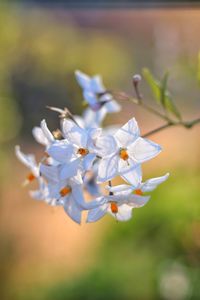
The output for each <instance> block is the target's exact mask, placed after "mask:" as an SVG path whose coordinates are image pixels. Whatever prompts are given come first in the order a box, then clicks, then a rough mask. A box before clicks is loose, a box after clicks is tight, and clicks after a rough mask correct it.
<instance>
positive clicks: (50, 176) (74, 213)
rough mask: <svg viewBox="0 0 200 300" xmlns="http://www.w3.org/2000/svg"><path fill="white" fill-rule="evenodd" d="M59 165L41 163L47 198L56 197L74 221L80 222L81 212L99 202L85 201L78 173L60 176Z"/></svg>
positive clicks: (58, 203)
mask: <svg viewBox="0 0 200 300" xmlns="http://www.w3.org/2000/svg"><path fill="white" fill-rule="evenodd" d="M60 170H61V166H47V165H43V164H41V166H40V172H41V174H42V175H43V176H44V177H45V178H46V180H47V182H48V191H49V194H48V196H49V198H50V199H56V201H57V205H63V207H64V210H65V212H66V213H67V214H68V216H69V217H70V218H71V219H72V220H74V221H75V222H76V223H79V224H80V223H81V212H82V211H83V210H86V209H92V208H95V207H97V206H98V205H100V203H99V202H96V201H91V202H85V200H84V195H83V182H82V178H81V176H80V174H78V175H77V176H74V177H71V178H69V179H65V180H62V179H61V177H60Z"/></svg>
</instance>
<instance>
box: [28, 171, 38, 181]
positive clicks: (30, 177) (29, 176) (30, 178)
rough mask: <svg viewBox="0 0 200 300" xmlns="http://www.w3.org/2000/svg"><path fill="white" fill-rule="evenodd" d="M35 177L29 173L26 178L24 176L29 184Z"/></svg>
mask: <svg viewBox="0 0 200 300" xmlns="http://www.w3.org/2000/svg"><path fill="white" fill-rule="evenodd" d="M35 178H36V177H35V175H34V174H33V173H29V174H28V175H27V176H26V179H27V180H28V181H29V182H31V181H33V180H34V179H35Z"/></svg>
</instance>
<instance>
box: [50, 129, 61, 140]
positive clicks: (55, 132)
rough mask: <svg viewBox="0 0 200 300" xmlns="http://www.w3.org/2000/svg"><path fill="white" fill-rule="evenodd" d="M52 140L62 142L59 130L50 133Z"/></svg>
mask: <svg viewBox="0 0 200 300" xmlns="http://www.w3.org/2000/svg"><path fill="white" fill-rule="evenodd" d="M52 134H53V136H54V138H55V139H56V140H62V138H63V136H62V132H61V131H60V129H56V130H54V131H53V132H52Z"/></svg>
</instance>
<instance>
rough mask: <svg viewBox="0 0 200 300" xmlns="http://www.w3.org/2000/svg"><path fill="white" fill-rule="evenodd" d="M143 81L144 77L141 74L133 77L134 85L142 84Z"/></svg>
mask: <svg viewBox="0 0 200 300" xmlns="http://www.w3.org/2000/svg"><path fill="white" fill-rule="evenodd" d="M141 80H142V77H141V76H140V74H135V75H134V76H133V83H134V84H137V83H138V82H140V81H141Z"/></svg>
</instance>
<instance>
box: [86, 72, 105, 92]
mask: <svg viewBox="0 0 200 300" xmlns="http://www.w3.org/2000/svg"><path fill="white" fill-rule="evenodd" d="M90 90H91V91H92V92H93V93H94V94H99V93H104V92H105V87H104V85H103V82H102V78H101V76H99V75H95V76H93V77H92V78H91V80H90Z"/></svg>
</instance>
